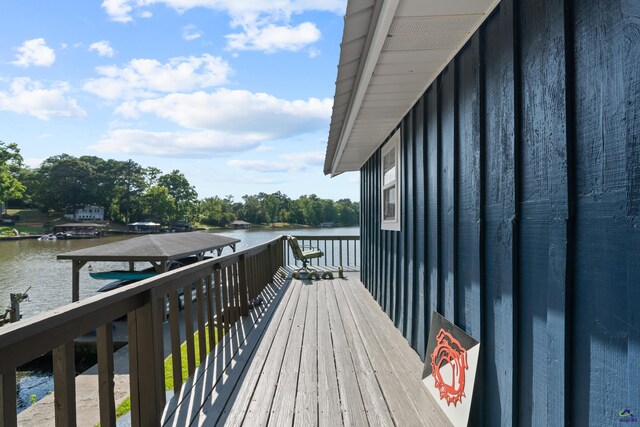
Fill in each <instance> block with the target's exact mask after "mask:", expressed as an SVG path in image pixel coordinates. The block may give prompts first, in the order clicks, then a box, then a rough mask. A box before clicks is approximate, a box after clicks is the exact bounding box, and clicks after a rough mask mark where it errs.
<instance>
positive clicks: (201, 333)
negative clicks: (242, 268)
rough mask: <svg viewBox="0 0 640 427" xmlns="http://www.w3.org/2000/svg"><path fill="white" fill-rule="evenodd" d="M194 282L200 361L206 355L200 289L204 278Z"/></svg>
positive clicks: (201, 292) (203, 302)
mask: <svg viewBox="0 0 640 427" xmlns="http://www.w3.org/2000/svg"><path fill="white" fill-rule="evenodd" d="M195 283H196V304H197V315H198V350H199V354H200V361H201V362H202V361H203V360H204V359H205V357H207V332H206V330H205V326H204V316H205V312H204V310H205V301H204V292H203V290H202V286H203V283H204V278H200V279H197V280H196V282H195Z"/></svg>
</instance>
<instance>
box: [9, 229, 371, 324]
mask: <svg viewBox="0 0 640 427" xmlns="http://www.w3.org/2000/svg"><path fill="white" fill-rule="evenodd" d="M216 233H219V234H221V235H224V236H230V237H235V238H237V239H240V243H239V244H238V250H242V249H245V248H248V247H251V246H255V245H257V244H260V243H263V242H265V241H267V240H271V239H273V238H275V237H277V236H279V235H282V234H300V235H309V234H320V235H357V234H359V229H358V227H343V228H320V229H308V228H305V229H287V230H273V231H271V230H261V229H249V230H225V231H220V232H217V231H216ZM128 238H131V237H130V236H122V235H119V236H109V237H102V238H99V239H86V240H52V241H38V240H18V241H9V242H7V241H0V309H1V310H2V312H4V309H5V307H6V306H8V305H9V294H10V293H19V292H24V291H25V290H26V289H27V288H28V287H29V286H31V290H30V291H29V299H30V301H29V302H24V303H23V304H21V311H22V315H23V317H25V318H26V317H29V316H33V315H35V314H38V313H40V312H43V311H47V310H51V309H53V308H56V307H59V306H61V305H64V304H68V303H70V302H71V262H70V261H58V260H56V255H58V254H62V253H65V252H70V251H75V250H78V249H83V248H87V247H91V246H97V245H103V244H106V243H111V242H116V241H119V240H123V239H128ZM227 253H230V249H229V248H226V249H225V250H224V252H223V254H227ZM90 264H91V265H92V267H93V269H94V270H95V271H104V270H112V269H123V268H124V269H126V268H128V265H126V264H125V263H113V262H109V263H108V262H94V263H90ZM145 264H146V263H140V264H139V265H137V266H136V268H137V269H140V268H145V267H146V266H148V264H146V265H145ZM105 284H106V281H102V280H94V279H92V278H91V277H89V271H88V268H87V267H86V266H85V267H84V268H82V270H80V298H87V297H89V296H92V295H95V293H96V290H97V289H98V288H99V287H101V286H103V285H105Z"/></svg>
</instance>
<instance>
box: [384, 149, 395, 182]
mask: <svg viewBox="0 0 640 427" xmlns="http://www.w3.org/2000/svg"><path fill="white" fill-rule="evenodd" d="M395 180H396V149H395V147H394V148H392V149H391V150H389V152H388V153H387V154H385V156H384V159H383V178H382V185H387V184H390V183H391V182H393V181H395Z"/></svg>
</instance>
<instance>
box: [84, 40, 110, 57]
mask: <svg viewBox="0 0 640 427" xmlns="http://www.w3.org/2000/svg"><path fill="white" fill-rule="evenodd" d="M89 51H90V52H92V51H93V52H96V53H97V54H98V55H100V56H106V57H108V58H113V55H115V54H116V52H115V50H113V48H112V47H111V45H110V44H109V42H108V41H107V40H100V41H99V42H95V43H91V44H90V45H89Z"/></svg>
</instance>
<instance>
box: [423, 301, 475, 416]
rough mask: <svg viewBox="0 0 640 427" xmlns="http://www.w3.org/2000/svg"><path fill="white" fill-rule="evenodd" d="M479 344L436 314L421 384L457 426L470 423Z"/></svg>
mask: <svg viewBox="0 0 640 427" xmlns="http://www.w3.org/2000/svg"><path fill="white" fill-rule="evenodd" d="M479 355H480V343H479V342H478V341H476V340H474V339H473V338H472V337H471V336H469V335H467V334H466V333H465V332H464V331H463V330H462V329H460V328H458V327H457V326H456V325H454V324H453V323H451V322H449V321H448V320H447V319H445V318H444V317H442V316H441V315H440V314H439V313H436V312H435V311H434V312H433V314H432V316H431V329H430V331H429V341H428V342H427V354H426V357H425V361H424V362H425V363H424V370H423V372H422V383H423V384H424V385H425V387H426V388H427V390H428V391H429V393H430V394H431V395H432V396H433V397H434V399H435V400H436V402H438V405H439V406H440V408H441V409H442V411H443V412H444V414H445V415H446V416H447V418H449V421H451V423H452V424H453V425H454V426H466V425H467V424H468V423H469V413H470V411H471V397H472V395H473V387H474V384H475V378H476V371H477V369H478V357H479Z"/></svg>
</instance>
